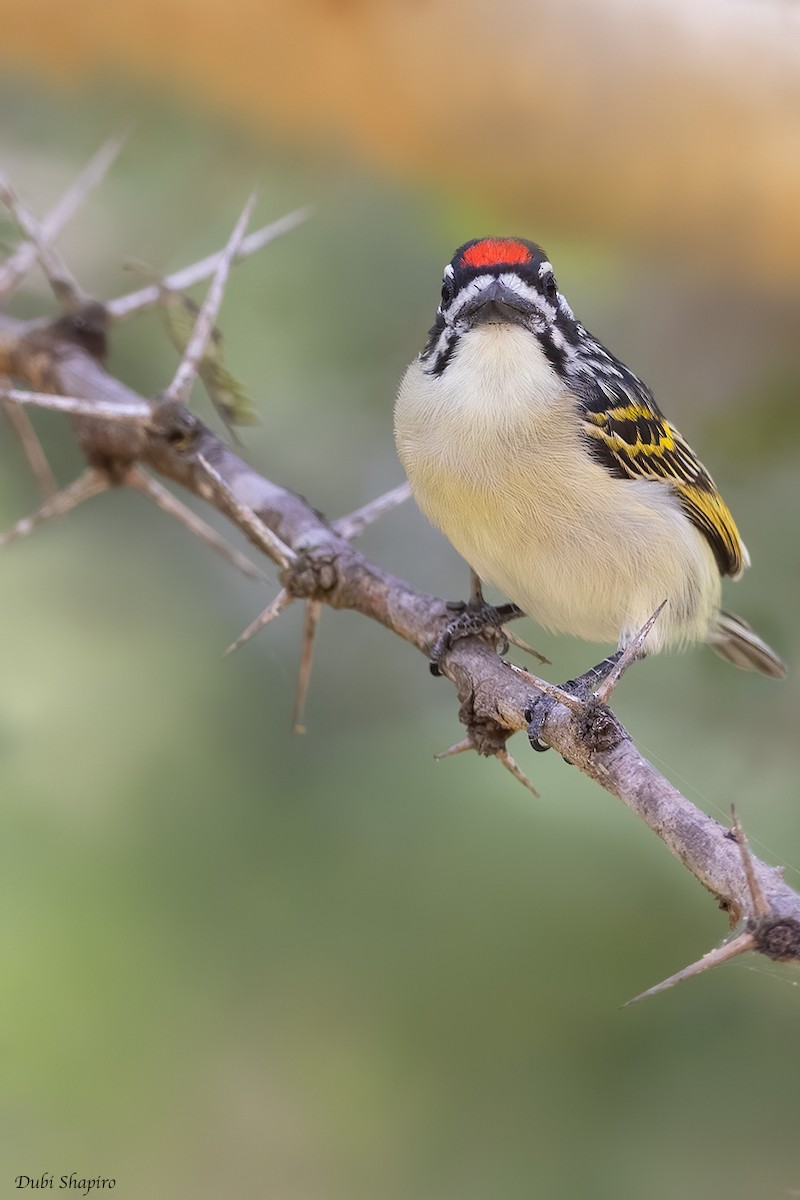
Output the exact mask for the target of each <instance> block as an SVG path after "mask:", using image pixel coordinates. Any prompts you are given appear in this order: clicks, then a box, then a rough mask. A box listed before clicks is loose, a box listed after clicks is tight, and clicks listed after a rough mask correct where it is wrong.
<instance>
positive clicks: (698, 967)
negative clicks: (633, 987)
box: [622, 933, 756, 1008]
mask: <svg viewBox="0 0 800 1200" xmlns="http://www.w3.org/2000/svg"><path fill="white" fill-rule="evenodd" d="M755 944H756V943H755V938H754V937H753V935H752V933H740V934H739V936H738V937H735V938H734V939H733V941H731V942H725V944H724V945H722V946H717V947H716V948H715V949H714V950H709V952H708V954H704V955H703V957H702V958H701V959H698V961H697V962H694V963H692V964H691V966H688V967H684V968H683V970H682V971H677V972H676V973H675V974H674V975H670V977H669V979H664V980H662V982H661V983H657V984H656V985H655V986H654V987H651V988H648V989H647V991H646V992H640V993H639V995H638V996H634V997H633V999H632V1000H626V1001H625V1003H624V1004H623V1006H622V1007H623V1008H628V1007H629V1006H630V1005H631V1004H638V1003H639V1001H640V1000H646V999H647V998H648V996H655V995H656V993H657V992H665V991H666V990H667V988H671V987H674V986H675V984H676V983H683V981H684V979H690V978H691V976H692V975H701V974H702V973H703V971H710V970H712V968H713V967H718V966H719V965H720V963H724V962H727V961H728V959H729V958H735V957H736V955H737V954H745V953H746V952H747V951H748V950H752V949H754V947H755Z"/></svg>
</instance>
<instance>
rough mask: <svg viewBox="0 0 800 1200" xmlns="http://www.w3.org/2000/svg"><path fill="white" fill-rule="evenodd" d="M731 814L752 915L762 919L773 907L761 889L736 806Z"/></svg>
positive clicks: (768, 914) (758, 919)
mask: <svg viewBox="0 0 800 1200" xmlns="http://www.w3.org/2000/svg"><path fill="white" fill-rule="evenodd" d="M731 816H732V818H733V826H732V833H733V835H734V837H735V838H736V844H737V845H738V847H739V853H740V855H741V856H742V867H743V869H744V874H745V878H746V879H747V890H748V891H749V892H750V903H751V904H752V906H753V912H752V916H753V917H754V918H755V919H756V920H757V921H760V920H762V919H763V918H764V917H768V916H770V914H771V912H772V909H771V908H770V906H769V901H768V900H767V898H766V896H765V895H764V893H763V891H762V890H761V885H760V884H759V882H758V880H757V879H756V873H755V871H754V869H753V858H752V855H751V854H750V847H749V846H748V844H747V838H746V837H745V834H744V829H743V828H742V823H741V821H740V820H739V816H738V813H737V812H736V808H735V806H734V805H733V804H732V805H731Z"/></svg>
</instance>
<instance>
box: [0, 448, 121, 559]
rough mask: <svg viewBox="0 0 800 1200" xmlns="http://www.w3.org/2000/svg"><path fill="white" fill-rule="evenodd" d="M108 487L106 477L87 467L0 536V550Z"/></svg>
mask: <svg viewBox="0 0 800 1200" xmlns="http://www.w3.org/2000/svg"><path fill="white" fill-rule="evenodd" d="M110 486H111V485H110V483H109V481H108V476H107V475H105V474H104V473H103V472H101V471H98V470H96V469H95V468H94V467H87V469H86V470H85V471H84V472H83V473H82V474H81V475H79V476H78V478H77V479H75V480H73V482H72V483H68V484H67V486H66V487H65V488H62V489H61V491H60V492H56V493H55V495H54V496H51V497H50V499H49V500H45V502H44V504H42V505H41V506H40V507H39V508H37V509H36V511H35V512H33V513H31V515H30V516H29V517H23V518H22V520H21V521H17V523H16V525H13V526H12V527H11V529H9V530H8V532H7V533H3V534H0V550H2V549H4V547H6V546H8V545H10V543H11V542H17V541H19V540H20V538H24V537H27V536H28V534H29V533H33V531H34V529H36V528H37V526H39V525H42V524H43V523H44V522H45V521H50V520H53V518H55V517H63V516H65V515H66V514H67V513H68V512H70V511H71V510H72V509H73V508H77V507H78V505H79V504H82V503H83V501H84V500H90V499H91V498H92V496H98V495H99V494H100V492H105V491H107V490H108V488H109V487H110Z"/></svg>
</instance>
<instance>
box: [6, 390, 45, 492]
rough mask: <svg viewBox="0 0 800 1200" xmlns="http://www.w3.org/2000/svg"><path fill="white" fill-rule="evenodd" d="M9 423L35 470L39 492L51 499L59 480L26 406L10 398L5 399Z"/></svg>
mask: <svg viewBox="0 0 800 1200" xmlns="http://www.w3.org/2000/svg"><path fill="white" fill-rule="evenodd" d="M3 408H4V410H5V414H6V417H7V418H8V423H9V425H10V426H11V428H12V429H13V430H14V433H15V434H16V435H17V438H18V440H19V443H20V445H21V446H22V450H23V453H24V455H25V457H26V459H27V460H28V466H29V467H30V469H31V471H32V472H33V477H34V479H35V480H36V484H37V486H38V488H39V493H40V495H41V497H42V499H43V500H49V499H50V498H51V496H54V495H55V494H56V492H57V491H58V482H57V481H56V477H55V475H54V474H53V470H52V468H51V466H50V463H49V462H48V461H47V455H46V454H45V452H44V449H43V447H42V443H41V442H40V441H39V438H38V436H37V433H36V430H35V429H34V428H33V425H32V424H31V419H30V417H29V416H28V414H27V412H26V411H25V409H24V408H22V407H21V406H20V405H19V404H12V403H11V401H10V400H4V401H3Z"/></svg>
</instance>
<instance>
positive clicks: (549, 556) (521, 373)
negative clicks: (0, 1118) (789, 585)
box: [395, 326, 719, 648]
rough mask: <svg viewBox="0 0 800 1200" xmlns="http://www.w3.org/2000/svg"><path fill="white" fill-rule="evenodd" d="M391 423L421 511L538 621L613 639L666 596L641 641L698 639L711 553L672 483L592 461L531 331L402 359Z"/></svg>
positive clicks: (573, 411) (713, 589)
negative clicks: (425, 365) (661, 613)
mask: <svg viewBox="0 0 800 1200" xmlns="http://www.w3.org/2000/svg"><path fill="white" fill-rule="evenodd" d="M395 431H396V439H397V447H398V453H399V455H400V459H401V461H402V463H403V466H404V467H405V470H406V473H407V475H408V478H409V482H410V483H411V487H412V491H413V493H414V496H415V499H416V500H417V503H418V504H419V506H420V508H421V509H422V511H423V512H424V513H425V514H426V516H428V518H429V519H430V520H431V521H432V522H433V523H434V524H435V525H437V526H438V527H439V528H440V529H441V530H442V531H443V532H444V533H445V534H446V535H447V537H448V538H449V539H450V541H451V542H452V543H453V545H454V546H455V547H456V549H457V550H458V551H459V552H460V553H461V554H462V555H463V557H464V558H465V559H466V560H467V562H468V563H470V565H471V566H472V567H473V568H474V570H475V571H477V573H478V574H479V575H480V576H481V577H482V578H483V579H485V580H486V581H487V582H490V583H493V584H495V585H497V586H498V587H500V588H501V589H502V590H503V591H504V592H505V593H506V594H507V595H508V596H509V597H510V598H511V599H512V600H514V601H515V602H516V603H517V604H518V605H519V606H520V607H521V608H523V609H524V610H525V612H527V613H528V614H529V615H530V616H532V617H534V619H536V620H537V621H538V622H539V623H540V624H542V625H545V626H547V627H549V628H552V629H556V630H563V631H565V632H571V633H573V634H576V635H577V636H580V637H584V638H588V639H591V640H596V641H611V642H616V641H618V640H620V639H621V638H622V639H624V637H625V636H627V635H628V633H629V632H632V631H635V629H636V628H638V627H639V626H640V625H641V624H643V623H644V621H645V620H646V619H647V617H648V616H649V615H650V614H651V613H652V612H653V611H654V610H655V608H656V607H657V606H658V605H659V604H660V603H661V601H662V600H663V599H665V598H668V599H669V601H670V604H669V605H668V608H669V609H671V615H670V617H666V616H665V618H664V619H663V620H661V621H660V622H659V625H660V631H659V632H658V633H657V634H654V638H653V647H652V648H655V644H656V643H658V642H660V641H667V642H669V641H679V640H684V639H686V638H691V637H702V636H705V633H706V631H707V628H708V624H709V622H710V621H711V619H712V615H713V612H714V610H715V607H716V604H717V602H718V593H719V577H718V573H717V571H716V567H715V565H714V563H713V556H712V555H711V553H710V551H709V550H708V548H707V547H706V546H705V543H704V542H703V541H702V539H701V538H700V537H699V535H697V534H696V532H695V531H694V529H693V528H692V527H691V525H690V524H689V522H688V521H687V519H686V518H685V517H684V516H683V514H682V512H681V511H680V507H679V505H678V503H677V500H676V499H675V497H674V495H673V494H672V491H671V489H669V488H668V487H666V486H662V485H659V484H651V483H649V482H646V481H622V480H618V479H615V478H614V477H613V476H611V475H610V473H609V472H608V471H606V469H605V468H604V467H603V466H602V465H600V464H598V463H596V462H595V461H594V460H593V459H592V458H591V456H590V455H589V454H588V452H587V449H586V446H585V444H584V442H583V439H582V434H581V423H580V419H579V415H578V412H577V404H576V402H575V400H574V399H573V398H572V396H571V395H570V393H569V392H568V391H567V390H566V389H565V388H564V387H563V386H562V385H561V383H560V381H559V380H558V378H557V376H556V375H555V373H554V372H553V370H552V368H551V367H550V364H549V363H548V361H547V359H546V358H545V356H544V355H543V354H542V353H541V351H540V350H539V349H538V343H536V341H535V338H533V335H532V334H530V333H528V332H527V331H525V330H522V329H516V328H510V327H507V326H488V327H485V328H482V329H478V330H475V331H473V332H472V333H471V334H470V335H469V336H468V337H467V338H465V339H463V340H462V342H461V344H460V345H459V348H458V350H457V352H456V355H455V356H454V358H453V359H452V360H451V362H450V364H449V365H448V367H447V370H446V371H445V372H444V373H443V375H442V376H440V377H433V376H429V375H427V374H426V373H425V372H424V371H423V370H422V367H421V365H420V364H419V363H418V362H415V363H413V364H412V365H411V367H410V368H409V370H408V372H407V373H406V376H405V378H404V380H403V383H402V385H401V388H400V393H399V396H398V401H397V406H396V418H395ZM626 631H627V632H626Z"/></svg>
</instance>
